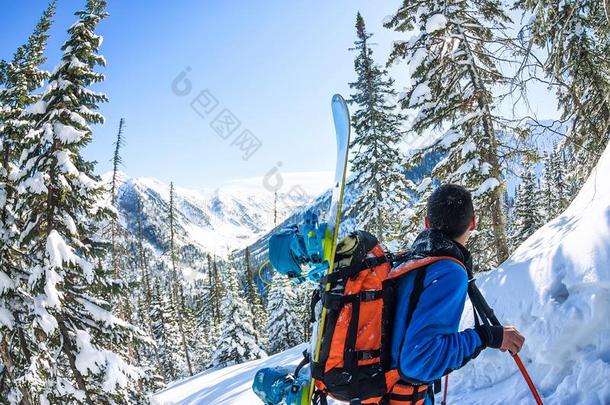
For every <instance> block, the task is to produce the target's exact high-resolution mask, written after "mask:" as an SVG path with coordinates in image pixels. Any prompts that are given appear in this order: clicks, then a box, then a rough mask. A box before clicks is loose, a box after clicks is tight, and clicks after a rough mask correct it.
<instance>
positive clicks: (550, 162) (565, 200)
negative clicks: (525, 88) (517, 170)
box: [544, 147, 570, 221]
mask: <svg viewBox="0 0 610 405" xmlns="http://www.w3.org/2000/svg"><path fill="white" fill-rule="evenodd" d="M562 155H563V151H562V150H561V149H558V148H557V147H554V148H553V151H552V152H551V153H550V154H549V155H547V157H546V159H545V161H544V208H545V211H546V215H545V218H546V220H547V221H550V220H552V219H553V218H555V217H556V216H557V215H559V214H561V213H562V212H563V211H564V210H565V209H566V208H567V207H568V205H569V202H570V198H569V195H570V185H569V182H568V175H567V173H566V166H567V163H566V161H565V159H563V158H562Z"/></svg>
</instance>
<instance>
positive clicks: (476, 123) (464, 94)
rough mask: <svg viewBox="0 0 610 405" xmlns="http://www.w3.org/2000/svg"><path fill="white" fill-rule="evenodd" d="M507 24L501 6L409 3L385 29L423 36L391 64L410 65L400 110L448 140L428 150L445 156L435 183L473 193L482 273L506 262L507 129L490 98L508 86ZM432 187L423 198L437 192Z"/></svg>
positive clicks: (491, 1) (419, 127)
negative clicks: (503, 156)
mask: <svg viewBox="0 0 610 405" xmlns="http://www.w3.org/2000/svg"><path fill="white" fill-rule="evenodd" d="M508 21H510V20H509V18H508V16H507V15H506V14H505V12H504V10H503V9H502V4H501V3H500V2H499V1H497V0H483V1H478V2H475V1H471V0H460V1H458V0H443V1H437V0H435V1H429V0H413V1H411V0H404V1H403V5H402V7H401V8H400V9H399V10H398V11H397V13H396V14H395V15H394V16H392V17H391V18H390V19H388V20H387V21H386V23H385V26H386V27H387V28H393V29H395V30H396V31H398V32H410V31H413V30H417V31H418V33H417V34H415V35H414V36H413V37H412V38H411V39H409V40H408V41H401V42H395V43H394V47H393V50H392V53H391V55H390V58H389V62H388V63H390V64H391V63H395V62H397V61H399V60H403V59H404V60H407V61H408V63H409V67H410V72H411V85H410V87H409V88H408V90H407V92H406V95H405V96H404V98H403V99H402V102H401V103H402V107H403V108H405V109H415V110H418V113H417V115H416V116H415V118H414V120H413V122H412V124H411V130H412V131H414V132H416V133H418V134H420V135H424V136H430V133H431V132H433V133H434V132H435V131H437V132H440V133H441V134H443V136H441V137H439V139H438V140H437V141H436V142H433V143H432V145H431V146H430V147H428V148H425V150H424V152H427V151H431V150H441V151H443V152H444V154H445V156H444V158H443V159H442V160H441V162H439V163H438V164H437V165H436V167H434V169H433V171H432V177H433V178H436V179H438V180H440V181H441V182H452V183H458V184H461V185H463V186H465V187H466V188H468V189H469V190H471V191H472V192H473V197H474V199H475V204H476V206H477V209H478V215H479V232H478V234H477V236H476V238H475V239H474V240H473V242H474V243H473V248H474V250H476V251H477V253H478V255H477V257H480V262H479V266H478V267H479V268H482V269H487V268H490V267H492V266H493V265H495V264H497V263H500V262H502V261H503V260H504V259H506V257H507V256H508V242H507V238H506V229H505V228H506V226H505V218H504V209H503V207H502V204H503V198H502V196H503V192H504V189H505V181H504V178H503V175H502V172H503V167H502V164H501V161H500V158H499V147H500V145H499V139H498V134H499V130H500V129H502V128H501V125H502V122H503V121H502V119H501V117H499V116H498V113H497V112H496V110H495V99H494V95H493V94H492V89H493V88H494V87H496V86H499V85H502V84H504V83H505V82H506V78H505V77H504V76H503V75H502V73H501V72H500V71H499V69H498V65H499V63H500V62H499V59H498V56H497V55H498V54H497V51H498V48H499V47H502V46H503V45H504V44H505V43H506V41H505V40H504V38H499V35H500V34H501V33H502V31H503V30H504V28H505V24H506V23H507V22H508ZM424 154H425V153H422V154H421V155H420V156H423V155H424ZM426 182H427V184H424V185H421V187H420V191H422V192H423V191H424V190H425V189H426V188H428V186H429V185H430V184H431V183H430V182H429V179H427V180H426ZM414 215H416V216H422V213H421V212H415V213H414Z"/></svg>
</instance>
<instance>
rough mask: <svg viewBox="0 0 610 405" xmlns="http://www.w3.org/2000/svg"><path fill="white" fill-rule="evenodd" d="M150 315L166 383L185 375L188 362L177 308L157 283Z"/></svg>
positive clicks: (153, 292) (160, 365)
mask: <svg viewBox="0 0 610 405" xmlns="http://www.w3.org/2000/svg"><path fill="white" fill-rule="evenodd" d="M151 298H152V301H151V307H150V317H151V320H152V328H151V329H152V336H153V338H154V339H155V342H156V343H157V356H158V366H159V370H160V372H161V374H162V375H163V379H164V381H165V382H166V383H168V382H170V381H173V380H176V379H177V378H179V377H184V376H185V374H184V370H186V363H185V357H184V354H183V353H184V352H183V348H182V340H181V336H180V331H179V329H178V323H177V321H176V316H177V314H176V310H175V307H174V306H173V304H172V302H171V300H170V299H168V297H167V294H164V293H163V291H162V290H161V287H160V285H159V284H158V283H156V284H155V285H154V287H153V291H152V297H151Z"/></svg>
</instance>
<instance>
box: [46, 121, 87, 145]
mask: <svg viewBox="0 0 610 405" xmlns="http://www.w3.org/2000/svg"><path fill="white" fill-rule="evenodd" d="M53 130H54V132H55V135H56V136H57V138H58V139H59V140H60V141H62V142H63V143H65V144H70V143H75V142H78V141H80V140H81V139H82V138H83V137H84V136H85V134H86V132H85V131H79V130H78V129H76V128H74V127H73V126H70V125H64V124H62V123H59V122H57V123H55V124H53Z"/></svg>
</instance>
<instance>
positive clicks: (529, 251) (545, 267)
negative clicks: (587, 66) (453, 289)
mask: <svg viewBox="0 0 610 405" xmlns="http://www.w3.org/2000/svg"><path fill="white" fill-rule="evenodd" d="M608 174H610V148H609V149H608V150H606V152H605V153H604V156H603V157H602V158H601V160H600V163H599V164H598V167H597V169H596V170H595V171H594V173H593V174H592V176H591V178H590V179H589V180H588V182H587V183H586V184H585V186H584V187H583V189H582V191H581V192H580V193H579V195H578V196H577V198H576V199H575V200H574V202H573V203H572V204H571V205H570V207H569V208H568V209H567V210H566V211H565V212H564V213H563V214H562V215H560V216H559V217H558V218H556V219H555V220H553V221H551V222H550V223H548V224H547V225H545V226H544V227H542V228H541V229H540V230H539V231H538V232H536V233H535V234H534V235H532V237H530V238H529V239H528V240H527V241H526V242H525V243H524V244H523V245H522V246H521V247H519V248H518V249H517V251H515V253H514V254H513V255H512V256H511V258H510V259H509V260H507V261H506V262H505V263H504V264H503V265H502V266H501V267H500V268H499V269H498V270H495V271H493V272H490V273H488V274H486V275H484V276H481V277H479V280H478V284H479V286H480V287H481V289H482V291H483V293H484V295H485V296H486V297H487V299H488V301H489V303H490V304H491V306H492V307H494V308H495V310H496V314H497V315H498V318H499V319H500V320H501V321H503V322H504V323H507V324H514V325H516V326H517V327H518V328H519V329H520V330H521V331H522V332H523V333H524V335H525V336H526V344H525V347H524V350H523V352H522V359H523V361H524V363H525V364H526V366H527V368H528V369H529V371H530V373H531V375H532V378H533V380H534V382H535V383H536V384H537V386H538V388H539V390H540V394H541V395H542V397H543V400H544V402H545V404H566V405H567V404H570V405H572V404H591V405H593V404H610V316H609V315H610V314H609V309H610V182H609V181H608V177H607V176H608ZM471 324H472V313H471V312H470V306H469V305H467V310H466V311H465V313H464V317H463V326H464V327H467V326H470V325H471ZM300 351H301V348H295V349H292V350H289V351H287V352H285V353H282V354H280V355H277V356H274V357H270V358H269V359H267V360H264V361H263V360H259V361H255V362H251V363H246V364H242V365H238V366H234V367H230V368H227V369H223V370H217V371H210V372H206V373H203V374H200V375H198V376H195V377H193V378H191V379H188V380H184V381H181V382H178V383H175V384H174V385H173V386H171V387H170V388H168V389H167V390H165V391H163V392H161V393H159V394H158V395H157V396H156V397H155V400H156V401H157V403H158V404H256V403H259V402H257V399H256V397H255V396H254V394H252V392H251V391H250V384H251V381H252V377H253V376H254V373H255V371H256V370H257V369H258V368H260V367H263V366H270V365H276V364H283V365H285V364H289V363H292V364H296V363H297V362H298V361H299V360H300ZM448 399H449V401H448V402H449V403H450V404H464V403H468V404H504V403H510V404H531V403H534V402H533V400H532V398H531V396H530V393H529V391H528V388H527V386H526V385H525V383H524V381H523V379H522V378H521V375H520V374H519V373H518V372H517V368H516V366H515V365H514V363H513V361H512V359H511V358H510V356H509V355H508V354H505V353H501V352H499V351H495V350H485V351H484V352H483V353H482V354H481V355H480V356H479V358H477V359H476V360H475V361H473V362H471V363H470V364H468V365H467V366H466V367H465V368H463V369H462V370H459V371H457V372H455V373H453V374H452V375H451V376H450V378H449V398H448Z"/></svg>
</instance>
